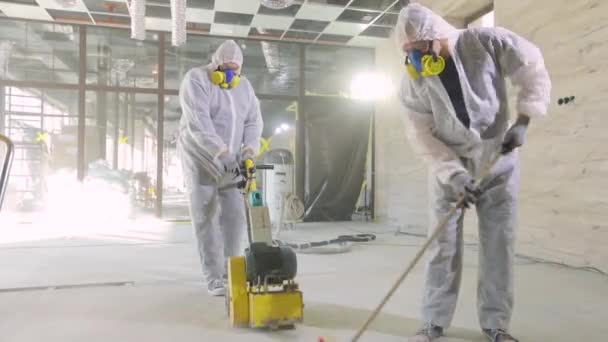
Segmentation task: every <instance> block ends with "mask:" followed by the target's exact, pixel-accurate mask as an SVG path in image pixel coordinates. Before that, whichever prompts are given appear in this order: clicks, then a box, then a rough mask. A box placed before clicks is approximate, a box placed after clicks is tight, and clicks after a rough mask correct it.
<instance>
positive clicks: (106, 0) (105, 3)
mask: <svg viewBox="0 0 608 342" xmlns="http://www.w3.org/2000/svg"><path fill="white" fill-rule="evenodd" d="M46 1H54V0H46ZM81 1H84V4H85V5H86V7H87V8H88V9H89V11H91V12H100V13H101V12H103V13H112V14H126V15H128V14H129V9H128V8H127V4H126V3H124V2H117V1H111V0H81Z"/></svg>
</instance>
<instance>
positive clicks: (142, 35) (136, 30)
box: [131, 0, 146, 40]
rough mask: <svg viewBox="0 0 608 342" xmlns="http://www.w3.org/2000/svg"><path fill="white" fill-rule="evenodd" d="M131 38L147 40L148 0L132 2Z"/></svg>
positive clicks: (133, 0)
mask: <svg viewBox="0 0 608 342" xmlns="http://www.w3.org/2000/svg"><path fill="white" fill-rule="evenodd" d="M131 38H133V39H137V40H145V39H146V0H131Z"/></svg>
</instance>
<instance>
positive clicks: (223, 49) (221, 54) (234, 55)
mask: <svg viewBox="0 0 608 342" xmlns="http://www.w3.org/2000/svg"><path fill="white" fill-rule="evenodd" d="M224 63H235V64H238V66H239V69H238V70H237V74H240V73H241V68H242V67H243V52H242V51H241V48H240V47H239V46H238V44H237V43H236V42H235V41H234V40H227V41H225V42H223V43H222V45H220V46H219V47H218V48H217V50H216V51H215V53H214V54H213V57H211V66H212V68H213V70H215V69H217V68H218V67H219V66H220V65H222V64H224Z"/></svg>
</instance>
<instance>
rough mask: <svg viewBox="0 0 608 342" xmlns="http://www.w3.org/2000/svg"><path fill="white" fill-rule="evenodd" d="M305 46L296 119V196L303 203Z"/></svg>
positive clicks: (301, 56) (302, 50)
mask: <svg viewBox="0 0 608 342" xmlns="http://www.w3.org/2000/svg"><path fill="white" fill-rule="evenodd" d="M305 59H306V45H300V68H299V71H300V75H299V76H300V77H299V79H300V82H299V93H298V95H299V96H298V97H299V98H298V110H297V112H296V113H297V117H296V195H297V196H298V197H299V198H300V199H301V200H302V201H304V195H305V193H304V192H305V181H306V176H305V175H306V106H305V102H306V101H304V97H305V96H306V82H305V81H306V73H305V72H304V69H305V67H306V60H305Z"/></svg>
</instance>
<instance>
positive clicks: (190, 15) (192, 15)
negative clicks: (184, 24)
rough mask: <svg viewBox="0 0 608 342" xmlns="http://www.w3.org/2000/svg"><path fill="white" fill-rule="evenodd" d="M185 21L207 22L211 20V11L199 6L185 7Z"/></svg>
mask: <svg viewBox="0 0 608 342" xmlns="http://www.w3.org/2000/svg"><path fill="white" fill-rule="evenodd" d="M186 21H189V22H192V23H207V24H210V23H212V22H213V11H211V10H207V9H201V8H190V7H188V8H187V9H186Z"/></svg>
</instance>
